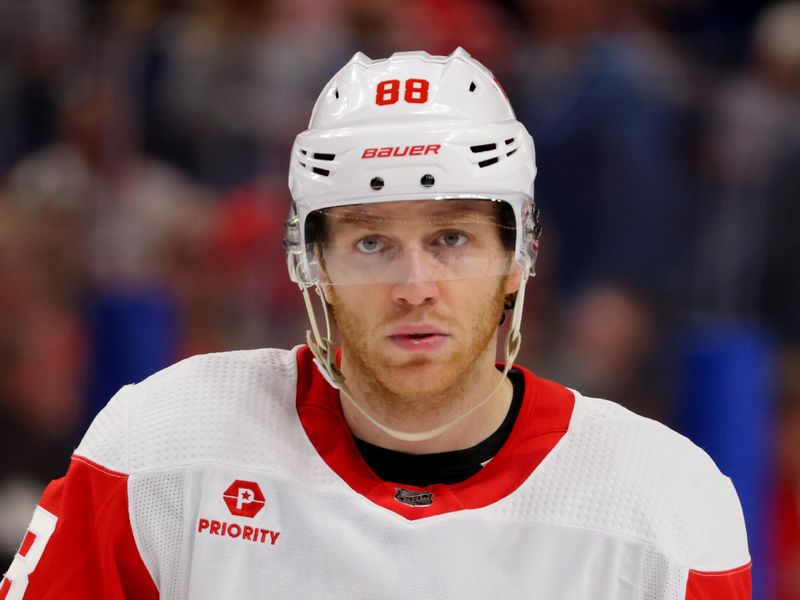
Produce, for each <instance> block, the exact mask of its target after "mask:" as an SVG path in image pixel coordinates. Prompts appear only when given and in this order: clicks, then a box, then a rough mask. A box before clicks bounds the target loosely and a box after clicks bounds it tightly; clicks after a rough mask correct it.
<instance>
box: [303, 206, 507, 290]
mask: <svg viewBox="0 0 800 600" xmlns="http://www.w3.org/2000/svg"><path fill="white" fill-rule="evenodd" d="M306 222H307V239H309V240H310V241H309V243H308V244H307V245H306V252H307V258H308V260H309V263H310V264H312V265H313V266H314V267H315V268H316V269H318V270H319V277H320V281H321V282H323V283H326V284H329V285H359V284H367V283H388V284H400V283H407V282H420V281H451V280H463V279H478V278H486V277H499V276H502V275H507V274H509V273H512V272H518V271H519V270H520V269H521V268H522V267H521V266H520V265H519V264H518V263H517V261H516V260H515V259H514V255H515V252H514V245H515V240H516V227H515V220H514V213H513V210H511V207H510V206H509V205H507V204H505V203H503V202H499V201H492V200H446V201H442V200H417V201H400V202H384V203H376V204H358V205H349V206H339V207H335V208H328V209H323V210H319V211H315V212H314V213H312V214H311V215H309V217H308V219H307V221H306Z"/></svg>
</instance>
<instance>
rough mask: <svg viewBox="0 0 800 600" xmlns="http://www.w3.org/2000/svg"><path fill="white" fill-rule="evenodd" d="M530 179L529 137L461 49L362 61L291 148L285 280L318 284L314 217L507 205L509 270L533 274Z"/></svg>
mask: <svg viewBox="0 0 800 600" xmlns="http://www.w3.org/2000/svg"><path fill="white" fill-rule="evenodd" d="M535 177H536V165H535V154H534V147H533V140H532V139H531V136H530V134H529V133H528V132H527V130H526V129H525V127H524V126H523V125H522V124H521V123H520V122H519V121H517V120H516V118H515V116H514V111H513V110H512V108H511V105H510V104H509V102H508V98H507V97H506V95H505V92H504V91H503V90H502V88H501V87H500V85H499V84H498V83H497V80H496V79H495V78H494V76H493V75H492V73H491V72H490V71H489V70H488V69H487V68H486V67H484V66H483V65H482V64H480V63H479V62H478V61H476V60H475V59H473V58H471V57H470V55H469V54H468V53H467V52H466V51H465V50H463V49H462V48H458V49H457V50H456V51H455V52H453V53H452V54H451V55H450V56H447V57H443V56H431V55H429V54H428V53H427V52H398V53H395V54H393V55H392V56H391V57H389V58H388V59H382V60H370V59H369V58H368V57H366V56H365V55H364V54H361V53H358V54H356V55H355V56H354V57H353V58H352V59H351V60H350V61H349V62H348V63H347V64H346V65H345V66H344V67H343V68H342V69H341V70H340V71H339V72H338V73H337V74H336V75H335V76H334V77H333V79H331V80H330V82H328V84H327V85H326V86H325V88H324V89H323V91H322V93H321V94H320V96H319V98H318V99H317V102H316V105H315V106H314V111H313V113H312V115H311V120H310V122H309V126H308V129H307V130H306V131H304V132H302V133H300V134H299V135H298V136H297V138H296V140H295V143H294V146H293V148H292V156H291V162H290V167H289V189H290V191H291V194H292V198H293V200H294V202H293V204H292V210H291V214H290V217H289V219H288V220H287V223H286V239H285V246H286V250H287V261H288V265H289V273H290V276H291V278H292V280H293V281H295V282H296V283H298V284H299V285H300V287H301V288H302V287H307V286H310V285H313V284H315V283H317V282H318V273H317V269H316V268H315V266H316V265H312V264H310V261H311V259H310V258H309V257H308V255H307V252H306V239H305V223H306V218H307V217H308V215H309V214H310V213H312V212H313V211H316V210H320V209H324V208H330V207H334V206H343V205H351V204H362V203H375V202H390V201H402V200H446V199H457V198H462V199H463V198H474V199H490V200H497V201H505V202H508V203H509V204H510V205H511V207H512V208H513V210H514V215H515V219H516V227H517V232H518V235H517V238H516V244H515V255H516V259H517V261H518V262H519V263H520V265H522V266H523V267H524V268H525V269H526V270H532V268H533V264H534V261H535V257H536V244H537V238H538V233H539V232H538V217H537V214H536V212H537V211H536V210H535V208H534V204H533V182H534V178H535ZM520 232H521V233H520Z"/></svg>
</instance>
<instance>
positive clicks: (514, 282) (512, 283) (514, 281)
mask: <svg viewBox="0 0 800 600" xmlns="http://www.w3.org/2000/svg"><path fill="white" fill-rule="evenodd" d="M521 280H522V271H520V270H519V269H514V270H513V271H512V272H511V273H509V274H508V275H506V276H505V281H504V282H503V293H505V294H514V293H516V292H518V291H519V286H520V282H521Z"/></svg>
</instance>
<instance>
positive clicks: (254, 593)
mask: <svg viewBox="0 0 800 600" xmlns="http://www.w3.org/2000/svg"><path fill="white" fill-rule="evenodd" d="M521 370H522V371H523V372H524V377H525V396H524V399H523V402H522V407H521V409H520V413H519V416H518V418H517V421H516V424H515V426H514V429H513V431H512V432H511V434H510V436H509V438H508V440H507V442H506V444H505V445H504V447H503V448H502V449H501V451H500V452H499V453H498V454H497V455H496V457H495V458H494V459H493V460H492V461H491V462H489V463H488V465H487V466H486V467H484V468H483V469H482V470H481V471H480V472H479V473H477V474H476V475H474V476H473V477H471V478H469V479H468V480H466V481H464V482H462V483H458V484H454V485H431V486H428V487H426V488H416V487H410V486H406V485H400V484H395V483H392V482H388V481H382V480H380V479H379V478H378V477H377V476H376V475H375V474H374V473H373V472H372V471H371V470H370V469H369V467H367V465H366V463H365V462H364V461H363V460H362V458H361V456H360V455H359V453H358V450H357V448H356V446H355V444H354V441H353V438H352V435H351V433H350V431H349V429H348V427H347V424H346V422H345V420H344V417H343V415H342V411H341V406H340V403H339V398H338V393H337V392H336V390H334V389H333V388H331V387H330V386H329V385H328V384H327V383H326V382H325V380H324V379H323V378H322V376H321V375H320V373H319V372H318V370H317V369H316V367H315V366H314V364H313V362H312V356H311V353H310V351H309V350H308V348H305V347H303V348H299V349H295V350H294V351H282V350H255V351H241V352H232V353H225V354H214V355H206V356H198V357H194V358H191V359H188V360H185V361H183V362H181V363H178V364H177V365H174V366H172V367H170V368H168V369H166V370H164V371H162V372H160V373H157V374H156V375H154V376H152V377H150V378H148V379H147V380H145V381H144V382H142V383H139V384H137V385H132V386H127V387H125V388H123V389H122V390H121V391H120V392H119V393H118V394H117V395H116V396H115V397H114V398H113V399H112V400H111V402H110V403H109V404H108V406H107V407H106V408H105V409H104V410H103V411H102V412H101V413H100V414H99V415H98V416H97V418H96V419H95V421H94V423H93V424H92V426H91V427H90V429H89V431H88V432H87V434H86V436H85V438H84V439H83V441H82V443H81V445H80V447H79V448H78V449H77V450H76V452H75V455H74V456H73V459H72V463H71V466H70V468H69V471H68V473H67V475H66V476H65V477H64V478H62V479H59V480H56V481H54V482H53V483H51V484H50V486H49V487H48V489H47V490H46V491H45V493H44V495H43V497H42V500H41V502H40V506H38V507H37V508H36V510H35V512H34V517H33V520H32V522H31V526H30V529H29V531H28V533H27V535H26V536H25V538H24V540H23V543H22V546H21V547H20V549H19V551H18V553H17V556H16V558H15V560H14V562H13V563H12V565H11V567H10V569H9V571H8V572H7V573H6V576H5V578H4V579H3V580H2V584H0V600H21V599H25V600H39V599H59V600H78V599H81V600H87V599H95V598H97V599H103V600H117V599H123V598H125V599H137V600H149V599H152V598H163V599H168V600H178V599H192V600H205V599H209V600H223V599H242V600H244V599H256V598H257V599H267V598H364V599H366V598H370V599H374V598H414V599H415V600H416V599H423V598H425V599H427V598H436V599H447V598H454V599H455V598H458V599H464V598H480V599H486V598H502V599H504V600H508V599H514V598H530V599H536V600H556V599H558V600H579V599H580V600H585V599H617V600H634V599H636V600H645V599H647V600H655V599H661V600H667V599H669V600H678V599H692V600H696V599H711V598H714V599H717V598H719V599H725V600H742V599H747V598H750V564H749V563H750V558H749V556H748V550H747V542H746V536H745V529H744V522H743V518H742V512H741V509H740V506H739V501H738V498H737V496H736V492H735V491H734V489H733V486H732V485H731V482H730V480H729V479H728V478H726V477H725V476H723V475H722V474H721V473H720V472H719V470H718V469H717V468H716V466H715V465H714V463H713V462H712V461H711V459H710V458H709V457H708V456H707V455H706V454H705V453H704V452H703V451H702V450H700V449H699V448H698V447H696V446H695V445H693V444H692V443H691V442H689V441H688V440H687V439H685V438H684V437H682V436H680V435H678V434H676V433H674V432H673V431H671V430H669V429H668V428H666V427H664V426H662V425H660V424H658V423H656V422H654V421H651V420H648V419H644V418H642V417H639V416H637V415H634V414H632V413H631V412H629V411H628V410H626V409H624V408H622V407H620V406H618V405H616V404H613V403H611V402H607V401H604V400H596V399H591V398H586V397H583V396H581V395H579V394H577V393H575V392H572V391H570V390H568V389H566V388H564V387H562V386H560V385H558V384H555V383H552V382H549V381H546V380H543V379H540V378H537V377H536V376H535V375H533V374H532V373H530V372H529V371H526V370H524V369H521Z"/></svg>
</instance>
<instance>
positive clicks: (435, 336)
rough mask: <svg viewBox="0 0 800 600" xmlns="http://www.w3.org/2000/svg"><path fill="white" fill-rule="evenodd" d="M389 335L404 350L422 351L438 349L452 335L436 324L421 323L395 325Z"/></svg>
mask: <svg viewBox="0 0 800 600" xmlns="http://www.w3.org/2000/svg"><path fill="white" fill-rule="evenodd" d="M387 337H388V338H389V339H390V340H391V341H392V343H394V344H395V345H396V346H398V347H399V348H401V349H402V350H407V351H410V352H420V351H432V350H438V349H439V348H441V347H442V346H443V345H444V344H445V343H446V342H447V340H448V339H449V337H450V335H449V334H448V333H447V332H445V331H443V330H442V329H441V328H439V327H437V326H435V325H428V324H425V323H421V324H415V325H401V326H398V327H395V328H393V329H392V330H391V331H390V332H389V335H388V336H387Z"/></svg>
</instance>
